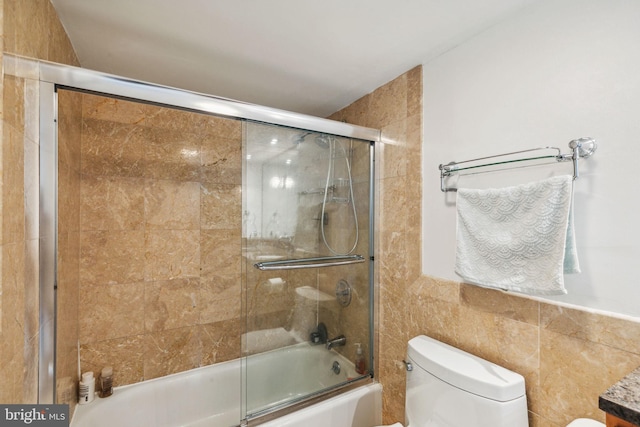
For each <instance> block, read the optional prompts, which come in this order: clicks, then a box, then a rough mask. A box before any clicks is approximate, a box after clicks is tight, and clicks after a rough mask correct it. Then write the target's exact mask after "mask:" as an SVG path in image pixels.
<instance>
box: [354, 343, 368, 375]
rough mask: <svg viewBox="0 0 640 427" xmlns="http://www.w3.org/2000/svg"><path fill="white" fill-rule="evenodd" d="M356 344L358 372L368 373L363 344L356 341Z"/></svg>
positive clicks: (361, 373)
mask: <svg viewBox="0 0 640 427" xmlns="http://www.w3.org/2000/svg"><path fill="white" fill-rule="evenodd" d="M356 345H357V346H358V348H357V350H356V362H355V365H356V372H357V373H359V374H360V375H364V374H366V373H367V367H366V366H365V361H364V354H362V346H361V345H360V343H356Z"/></svg>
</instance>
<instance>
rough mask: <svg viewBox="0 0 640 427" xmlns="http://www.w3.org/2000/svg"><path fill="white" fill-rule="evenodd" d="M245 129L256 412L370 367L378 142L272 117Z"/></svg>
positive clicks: (246, 273)
mask: <svg viewBox="0 0 640 427" xmlns="http://www.w3.org/2000/svg"><path fill="white" fill-rule="evenodd" d="M244 134H245V135H244V143H243V150H244V151H243V155H244V158H245V160H244V162H245V165H244V166H245V167H244V168H243V207H242V208H243V226H242V229H243V258H244V259H243V282H244V283H243V301H244V304H243V316H244V318H245V320H246V330H245V333H244V334H243V337H242V352H243V356H246V357H245V358H244V359H243V364H244V366H243V387H244V391H243V398H244V402H243V403H244V410H245V413H246V416H247V418H254V417H257V416H260V415H262V414H265V413H268V412H271V411H273V410H276V409H279V408H282V407H284V406H288V405H290V404H291V403H294V402H297V401H300V400H304V399H307V398H309V397H311V396H315V395H318V394H320V393H322V392H324V391H327V390H333V389H336V388H339V387H341V386H342V385H344V384H348V383H350V382H353V381H356V380H358V379H360V378H363V377H366V376H368V375H370V370H369V367H370V346H371V331H370V318H371V317H370V316H371V308H370V307H371V304H370V298H371V293H370V252H371V247H370V236H369V229H370V216H371V215H370V207H371V206H370V191H371V190H370V189H371V159H370V156H371V151H372V150H371V145H370V143H369V142H368V141H361V140H354V139H349V138H344V137H337V136H334V135H326V134H320V133H315V132H310V131H305V130H300V129H292V128H286V127H282V126H274V125H266V124H262V123H253V122H246V123H245V129H244ZM358 348H362V357H363V358H365V363H364V365H365V366H364V367H362V365H360V369H358V370H356V368H355V364H354V361H355V360H356V358H357V357H358V355H357V349H358Z"/></svg>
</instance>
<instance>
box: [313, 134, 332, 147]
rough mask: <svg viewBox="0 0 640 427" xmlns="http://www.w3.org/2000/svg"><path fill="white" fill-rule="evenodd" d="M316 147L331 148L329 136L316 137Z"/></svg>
mask: <svg viewBox="0 0 640 427" xmlns="http://www.w3.org/2000/svg"><path fill="white" fill-rule="evenodd" d="M316 145H318V147H322V148H329V147H331V136H330V135H326V134H322V135H318V136H316Z"/></svg>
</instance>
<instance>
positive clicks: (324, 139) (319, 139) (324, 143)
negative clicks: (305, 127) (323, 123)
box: [293, 132, 331, 148]
mask: <svg viewBox="0 0 640 427" xmlns="http://www.w3.org/2000/svg"><path fill="white" fill-rule="evenodd" d="M313 133H314V132H305V133H301V134H298V135H295V136H294V137H293V143H294V144H295V145H300V144H302V143H303V142H304V140H305V139H306V137H307V136H309V135H312V134H313ZM315 143H316V145H317V146H318V147H321V148H329V147H330V146H331V136H330V135H326V134H320V135H317V136H316V137H315Z"/></svg>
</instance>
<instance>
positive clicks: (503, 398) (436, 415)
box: [406, 335, 529, 427]
mask: <svg viewBox="0 0 640 427" xmlns="http://www.w3.org/2000/svg"><path fill="white" fill-rule="evenodd" d="M407 353H408V354H407V355H408V362H410V363H411V365H412V367H413V370H411V371H408V372H407V399H406V417H407V420H406V421H407V427H528V425H529V421H528V416H527V398H526V395H525V389H524V378H523V377H522V375H520V374H517V373H515V372H512V371H509V370H508V369H505V368H503V367H501V366H498V365H495V364H493V363H491V362H489V361H486V360H484V359H481V358H479V357H477V356H474V355H472V354H469V353H466V352H464V351H462V350H460V349H457V348H455V347H451V346H450V345H447V344H445V343H442V342H440V341H437V340H434V339H432V338H429V337H427V336H424V335H420V336H417V337H415V338H412V339H411V340H410V341H409V346H408V350H407Z"/></svg>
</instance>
